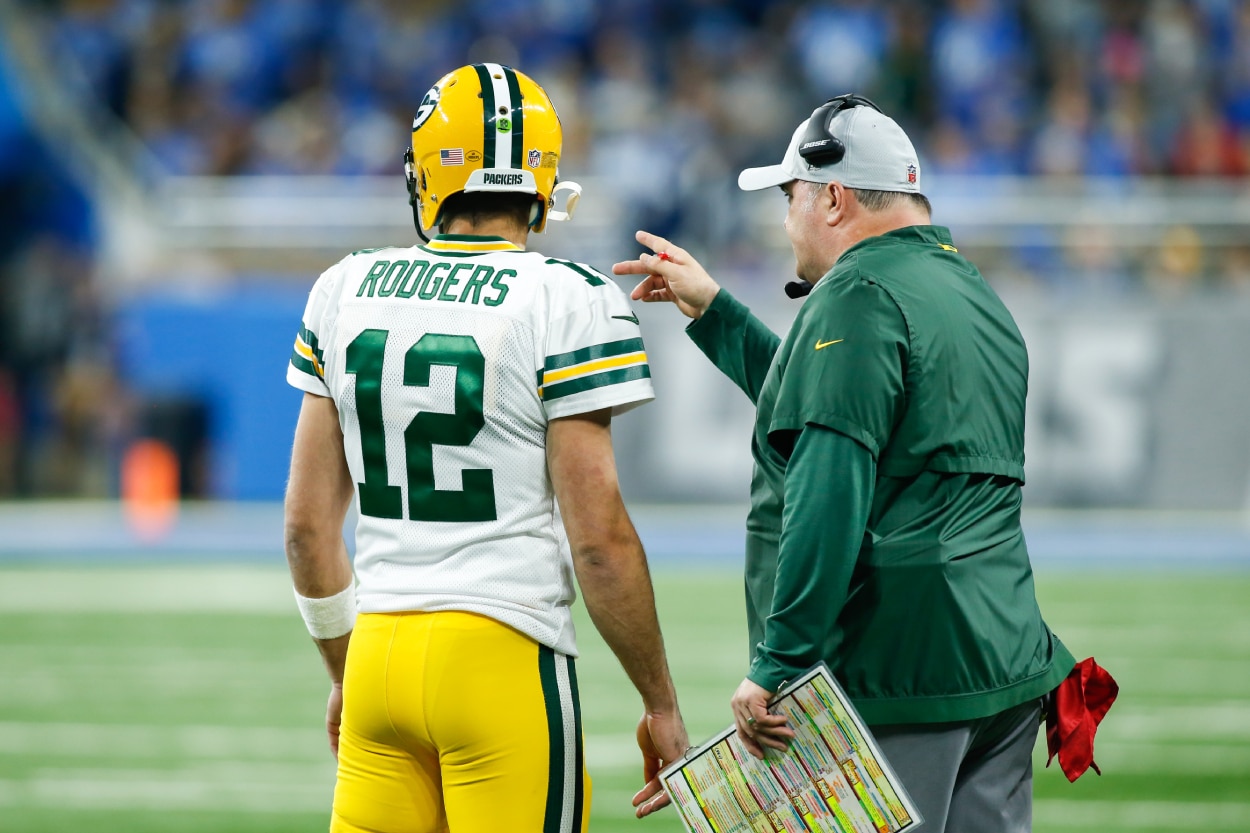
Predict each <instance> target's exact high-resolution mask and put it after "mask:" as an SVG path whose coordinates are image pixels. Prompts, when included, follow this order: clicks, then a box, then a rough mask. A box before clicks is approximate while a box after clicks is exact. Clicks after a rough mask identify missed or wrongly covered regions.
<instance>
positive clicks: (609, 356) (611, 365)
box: [538, 338, 651, 402]
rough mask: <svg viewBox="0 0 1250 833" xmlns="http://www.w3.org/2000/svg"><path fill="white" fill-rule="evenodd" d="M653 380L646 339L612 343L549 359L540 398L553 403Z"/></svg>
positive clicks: (541, 376)
mask: <svg viewBox="0 0 1250 833" xmlns="http://www.w3.org/2000/svg"><path fill="white" fill-rule="evenodd" d="M649 378H651V368H650V367H649V366H648V365H647V353H646V351H645V350H644V348H643V344H642V339H640V338H626V339H622V340H620V341H609V342H606V343H604V344H595V345H592V346H590V347H583V348H581V349H580V350H572V351H570V352H568V353H557V354H556V355H554V356H547V358H546V360H545V361H544V362H543V369H542V370H540V371H539V372H538V396H539V398H540V399H542V400H543V401H544V402H552V401H554V400H556V399H561V398H563V397H565V396H572V395H573V394H576V393H582V392H584V391H588V390H594V389H595V388H601V387H604V386H607V385H618V384H621V383H622V382H632V381H635V380H637V379H649Z"/></svg>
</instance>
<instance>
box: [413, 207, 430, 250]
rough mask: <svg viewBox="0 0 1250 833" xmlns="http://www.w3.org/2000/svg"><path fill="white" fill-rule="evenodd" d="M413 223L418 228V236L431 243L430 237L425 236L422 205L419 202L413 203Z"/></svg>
mask: <svg viewBox="0 0 1250 833" xmlns="http://www.w3.org/2000/svg"><path fill="white" fill-rule="evenodd" d="M412 225H413V226H414V227H415V228H416V230H417V236H418V237H420V238H421V239H422V240H423V241H424V242H426V243H429V242H430V238H428V237H426V236H425V230H424V229H422V228H421V206H420V204H419V203H416V202H414V203H412Z"/></svg>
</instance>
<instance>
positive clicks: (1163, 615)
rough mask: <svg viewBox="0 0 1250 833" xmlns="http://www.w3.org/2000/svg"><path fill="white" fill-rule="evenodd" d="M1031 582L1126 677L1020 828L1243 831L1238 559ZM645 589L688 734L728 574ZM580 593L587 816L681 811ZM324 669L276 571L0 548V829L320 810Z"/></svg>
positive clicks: (260, 820)
mask: <svg viewBox="0 0 1250 833" xmlns="http://www.w3.org/2000/svg"><path fill="white" fill-rule="evenodd" d="M1039 583H1040V586H1039V593H1040V595H1041V600H1042V606H1043V610H1044V611H1045V612H1046V615H1047V619H1048V620H1049V621H1050V623H1051V625H1052V627H1053V628H1054V629H1055V630H1056V631H1057V632H1058V633H1059V634H1060V636H1061V637H1063V639H1064V640H1065V641H1066V642H1067V643H1068V645H1069V646H1070V647H1071V648H1072V649H1073V652H1074V653H1076V654H1077V656H1078V657H1084V656H1087V655H1090V654H1093V655H1095V656H1096V657H1097V658H1098V660H1099V662H1100V663H1102V664H1103V665H1105V666H1106V667H1107V668H1109V669H1110V670H1111V671H1112V673H1114V674H1115V676H1116V678H1117V679H1118V680H1119V682H1120V685H1121V695H1120V700H1119V702H1118V703H1117V704H1116V706H1115V708H1114V709H1113V710H1112V712H1111V715H1110V717H1109V718H1108V719H1107V722H1106V723H1104V724H1103V728H1102V730H1101V731H1100V733H1099V736H1098V746H1097V755H1096V757H1097V760H1098V762H1099V764H1100V765H1101V766H1102V768H1103V772H1104V775H1103V776H1102V777H1101V778H1100V777H1098V776H1096V775H1094V774H1093V773H1092V772H1091V773H1090V774H1088V775H1086V776H1085V777H1083V778H1082V779H1081V780H1080V781H1078V782H1077V783H1076V784H1068V783H1067V781H1066V780H1065V779H1064V778H1063V776H1062V775H1061V774H1060V773H1059V772H1058V768H1057V766H1056V767H1052V768H1051V769H1048V770H1046V769H1040V768H1039V770H1038V772H1037V778H1036V795H1037V804H1036V825H1035V829H1036V830H1037V831H1038V832H1039V833H1059V831H1063V833H1077V832H1078V831H1079V832H1080V833H1094V832H1095V831H1098V833H1115V832H1117V831H1164V830H1173V831H1174V830H1204V831H1246V830H1250V574H1246V573H1236V572H1234V573H1225V574H1215V573H1206V574H1199V575H1190V574H1186V573H1182V572H1153V573H1145V574H1141V575H1129V574H1127V573H1122V572H1114V573H1080V574H1072V573H1068V574H1063V575H1047V576H1043V577H1042V578H1040V579H1039ZM656 587H657V593H658V598H659V605H660V614H661V619H662V622H663V625H664V630H665V635H666V639H667V642H668V646H669V653H670V659H671V662H672V665H673V668H674V673H675V675H676V677H677V683H678V690H679V693H680V695H681V697H682V705H683V710H684V712H685V714H686V718H687V721H688V724H689V726H690V729H691V735H692V738H695V739H700V740H701V739H703V738H705V737H707V736H708V735H710V734H712V733H713V732H714V731H716V730H718V729H720V728H721V727H722V726H723V725H726V724H727V722H728V710H727V708H726V703H727V700H728V697H729V694H730V693H731V692H732V691H733V689H734V687H735V686H736V685H737V683H738V682H739V680H740V679H741V677H742V674H743V672H744V670H745V637H744V635H743V631H744V626H743V613H742V602H741V591H740V584H739V579H738V577H737V576H736V575H735V574H733V573H728V572H713V571H708V570H703V571H699V572H673V571H660V572H658V573H657V576H656ZM578 611H579V634H580V641H581V644H582V653H583V658H582V660H581V661H580V665H579V678H580V681H581V691H582V698H583V711H584V715H585V731H586V746H587V762H588V766H589V768H590V772H591V776H592V778H593V779H594V809H593V813H592V817H591V830H592V831H604V832H605V833H613V832H614V831H651V832H652V833H659V831H679V830H680V829H681V826H680V824H679V822H678V821H677V819H676V817H675V815H674V814H673V813H672V811H671V810H670V811H666V812H664V813H661V814H659V815H658V816H656V817H653V818H651V819H648V820H645V821H642V822H639V821H636V820H634V819H633V818H632V814H631V809H630V807H629V796H630V795H631V794H632V793H633V791H634V790H635V789H636V788H637V786H638V780H639V770H638V764H637V754H636V750H635V749H634V746H633V738H632V731H633V726H634V722H635V720H636V718H637V715H638V713H639V708H640V705H639V702H638V699H637V696H636V695H635V694H634V693H633V690H632V689H631V688H630V686H629V684H628V682H627V681H626V679H625V676H624V674H623V673H622V672H621V670H620V669H619V667H618V666H617V665H616V662H615V660H614V659H613V658H612V656H611V655H610V654H609V653H608V651H607V649H606V648H605V647H604V645H603V643H602V642H601V641H600V640H599V639H598V637H597V635H596V634H595V633H594V631H593V629H592V628H591V627H590V626H589V624H588V622H587V620H586V618H585V615H584V611H583V610H581V608H580V607H579V609H578ZM325 690H326V683H325V681H324V676H323V672H322V670H321V667H320V663H319V661H318V658H317V655H316V652H315V650H314V648H313V647H312V645H311V644H310V643H309V641H308V639H307V636H306V634H305V633H304V631H303V625H302V623H301V622H300V621H299V617H298V615H297V614H296V612H295V609H294V604H293V602H292V601H291V597H290V590H289V585H288V584H287V580H286V577H285V572H284V571H283V570H281V569H267V568H247V567H239V566H222V567H203V566H196V567H185V568H181V567H159V568H138V569H120V568H119V569H102V568H101V569H96V568H57V569H44V568H38V569H36V568H23V567H8V568H4V569H0V830H3V831H15V832H16V831H21V833H63V831H71V830H73V831H93V833H121V832H122V831H125V833H146V832H147V831H153V833H155V831H230V833H248V832H250V831H256V833H260V832H261V831H264V833H277V832H278V831H318V830H324V829H325V828H326V824H327V819H328V807H329V801H330V795H331V787H332V783H333V777H334V769H333V764H332V761H331V758H330V755H329V753H328V751H327V750H326V746H325V741H324V738H323V735H322V730H321V720H322V715H323V708H324V695H325ZM1043 748H1044V744H1043V743H1041V742H1039V746H1038V749H1039V757H1038V759H1037V760H1038V763H1039V765H1040V763H1041V762H1042V761H1043V760H1044V758H1043V757H1040V751H1041V750H1042V749H1043Z"/></svg>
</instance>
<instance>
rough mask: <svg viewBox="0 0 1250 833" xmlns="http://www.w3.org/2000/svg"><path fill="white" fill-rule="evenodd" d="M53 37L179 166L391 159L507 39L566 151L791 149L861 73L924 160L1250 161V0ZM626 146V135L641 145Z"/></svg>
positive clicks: (375, 0)
mask: <svg viewBox="0 0 1250 833" xmlns="http://www.w3.org/2000/svg"><path fill="white" fill-rule="evenodd" d="M37 5H38V6H39V7H41V8H43V9H45V10H46V11H47V13H48V14H49V28H48V44H47V47H48V49H49V50H50V51H51V52H52V53H53V54H57V55H67V56H73V58H74V59H75V60H76V62H77V63H78V64H79V65H80V67H81V69H82V73H81V76H80V77H79V78H78V83H80V84H82V85H85V87H86V88H87V89H88V90H89V92H90V94H91V95H92V97H94V98H95V99H97V100H98V101H100V102H102V103H104V105H105V106H106V107H107V108H108V110H110V111H112V112H113V113H114V114H116V115H117V116H119V117H121V118H122V119H124V120H125V121H126V122H127V123H128V124H129V125H130V126H131V127H132V128H133V129H134V131H135V133H136V134H137V135H138V136H139V137H140V138H141V139H142V140H143V142H144V143H145V144H146V145H147V146H148V147H149V148H150V149H151V150H152V152H153V153H154V155H155V157H156V158H157V159H158V160H159V163H160V165H161V167H162V168H163V170H165V171H167V172H169V173H174V174H209V175H219V174H247V173H301V174H309V173H333V174H359V173H392V172H394V171H395V170H396V165H397V162H396V159H397V155H396V153H395V148H397V147H401V146H403V145H405V144H406V136H405V128H406V126H407V124H408V123H409V121H410V119H411V115H412V111H413V108H414V106H415V103H416V102H418V101H420V99H421V96H422V95H423V93H424V92H425V90H426V89H427V88H428V87H429V86H430V84H431V83H432V82H433V81H434V80H435V79H437V78H438V77H439V75H441V74H442V73H443V72H444V71H446V70H447V69H448V68H451V67H455V66H457V65H460V64H462V63H464V62H466V61H468V60H480V59H484V58H486V57H488V56H489V57H490V58H492V59H494V60H499V61H501V62H504V63H511V64H514V65H515V66H517V67H518V68H521V69H523V70H524V71H525V72H527V73H529V74H530V75H532V76H534V77H536V78H539V79H541V80H542V82H543V83H544V84H546V85H548V86H550V87H553V88H554V89H553V97H554V99H555V100H556V102H557V104H558V106H561V107H562V108H563V109H564V111H565V112H566V113H576V115H577V117H576V118H574V119H567V118H566V121H568V122H569V127H571V128H572V129H573V130H574V136H573V137H572V138H573V141H572V142H571V143H570V148H569V153H568V154H567V158H568V160H569V163H568V167H570V168H572V169H577V170H595V171H598V170H603V169H607V170H608V172H610V169H611V168H612V167H613V164H614V161H615V162H616V163H618V164H619V160H620V158H621V152H622V151H625V152H632V153H638V154H643V155H646V156H647V157H649V158H651V159H653V160H655V161H656V162H659V163H661V164H667V165H668V166H671V167H676V163H678V162H680V161H681V159H682V157H683V156H685V155H689V154H691V153H694V152H697V149H696V148H695V147H693V146H692V145H695V144H701V143H703V141H704V137H707V136H715V137H716V144H717V146H718V148H719V149H720V150H721V152H722V153H723V154H724V155H725V157H726V158H727V162H728V164H729V166H730V167H737V166H739V165H741V164H744V163H750V162H753V161H756V160H757V159H758V158H760V156H761V154H763V155H764V156H765V157H771V156H772V155H774V154H775V153H776V149H775V146H776V144H777V141H778V137H779V135H781V134H783V133H785V132H786V131H787V130H788V126H789V125H790V124H791V123H792V122H793V121H795V120H796V116H798V115H801V114H802V113H804V112H806V111H808V110H810V109H811V107H813V106H814V104H815V103H818V102H820V101H822V100H824V99H825V98H827V97H828V96H830V95H833V94H837V93H841V92H846V91H851V90H853V91H858V92H861V93H864V94H867V95H869V96H871V97H874V98H875V99H876V100H877V101H878V103H879V104H881V105H882V106H883V107H884V108H885V109H886V110H887V111H888V112H891V113H896V114H899V115H900V116H901V117H902V119H903V120H904V122H905V123H906V124H905V126H906V127H908V128H909V129H911V130H912V131H914V134H915V135H916V136H917V137H918V139H919V141H918V144H919V145H920V148H921V156H922V159H923V160H924V162H925V164H926V166H927V169H928V171H930V172H943V173H975V174H1038V175H1044V176H1052V175H1073V174H1076V175H1111V176H1117V175H1135V174H1174V175H1179V176H1192V175H1212V176H1240V175H1244V174H1245V173H1246V172H1247V170H1248V168H1250V159H1248V155H1250V4H1247V3H1244V2H1240V0H1189V2H1181V0H1148V1H1146V2H1143V0H947V2H920V0H884V1H883V0H841V2H794V0H736V1H731V2H714V0H463V2H455V3H452V2H430V0H424V1H422V0H415V2H414V1H413V0H353V2H346V0H196V2H190V1H189V0H183V1H182V2H180V1H179V0H63V2H45V3H39V4H37ZM622 145H625V146H626V147H624V148H622V147H621V146H622Z"/></svg>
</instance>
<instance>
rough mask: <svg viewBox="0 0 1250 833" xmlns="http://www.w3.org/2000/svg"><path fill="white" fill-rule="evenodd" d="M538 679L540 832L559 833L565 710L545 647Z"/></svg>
mask: <svg viewBox="0 0 1250 833" xmlns="http://www.w3.org/2000/svg"><path fill="white" fill-rule="evenodd" d="M538 678H539V680H540V681H541V682H542V687H543V703H544V704H545V706H546V708H547V747H548V751H549V757H548V761H547V812H546V815H545V816H544V818H543V833H561V830H560V822H561V820H562V819H561V818H560V817H561V816H562V815H564V709H563V708H562V707H561V704H560V684H559V682H558V681H557V680H556V652H555V651H553V650H552V649H550V648H548V647H547V646H546V645H539V646H538Z"/></svg>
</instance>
